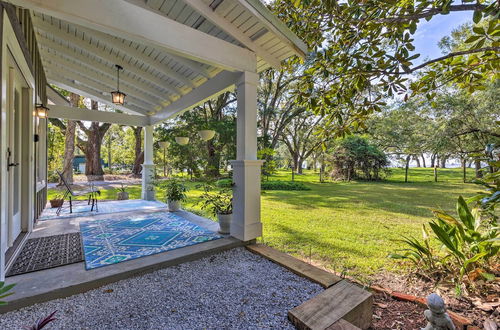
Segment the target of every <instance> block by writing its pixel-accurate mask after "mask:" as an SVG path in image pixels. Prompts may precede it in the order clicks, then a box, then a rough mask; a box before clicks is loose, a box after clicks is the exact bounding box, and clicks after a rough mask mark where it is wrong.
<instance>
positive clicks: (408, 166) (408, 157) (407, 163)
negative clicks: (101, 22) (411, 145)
mask: <svg viewBox="0 0 500 330" xmlns="http://www.w3.org/2000/svg"><path fill="white" fill-rule="evenodd" d="M410 160H411V155H408V156H406V165H405V183H406V182H408V170H409V168H410Z"/></svg>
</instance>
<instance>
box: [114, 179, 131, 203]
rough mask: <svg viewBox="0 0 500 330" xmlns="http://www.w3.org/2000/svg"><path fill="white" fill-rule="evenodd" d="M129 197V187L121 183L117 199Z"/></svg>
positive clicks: (121, 199) (122, 199)
mask: <svg viewBox="0 0 500 330" xmlns="http://www.w3.org/2000/svg"><path fill="white" fill-rule="evenodd" d="M128 197H129V195H128V192H127V187H125V186H124V185H123V183H122V184H121V187H120V188H118V193H117V194H116V199H117V200H119V201H124V200H127V199H128Z"/></svg>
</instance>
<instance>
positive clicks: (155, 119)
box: [151, 71, 241, 125]
mask: <svg viewBox="0 0 500 330" xmlns="http://www.w3.org/2000/svg"><path fill="white" fill-rule="evenodd" d="M240 76H241V73H240V72H229V71H223V72H221V73H219V74H218V75H216V76H215V77H213V78H212V79H210V80H208V81H207V82H206V83H204V84H203V85H201V86H200V87H198V88H195V89H193V90H192V91H191V92H189V93H188V94H186V95H184V96H183V97H181V98H180V99H178V100H177V101H175V102H172V104H170V105H168V106H166V107H165V108H163V109H162V110H161V111H159V112H157V113H155V114H154V115H153V116H151V124H152V125H154V124H157V123H160V122H162V121H164V120H167V119H169V118H170V117H172V116H174V115H175V114H178V113H180V112H182V111H185V110H189V109H192V108H194V107H196V106H198V105H200V104H202V103H203V102H205V101H207V100H209V99H210V98H213V97H216V96H217V95H220V94H222V93H224V92H226V91H229V90H231V89H233V88H234V84H235V83H236V81H237V80H238V78H239V77H240Z"/></svg>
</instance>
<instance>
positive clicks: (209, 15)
mask: <svg viewBox="0 0 500 330" xmlns="http://www.w3.org/2000/svg"><path fill="white" fill-rule="evenodd" d="M184 2H185V3H187V4H188V5H189V6H190V7H191V8H193V9H194V10H196V11H197V12H198V13H200V14H201V15H202V16H203V17H205V18H206V19H208V20H209V21H210V22H212V23H213V24H215V25H216V26H218V27H220V28H221V29H222V30H224V31H225V32H226V33H228V34H229V35H231V36H232V37H233V38H235V39H236V40H238V41H239V42H241V43H242V44H243V45H245V46H246V47H247V48H248V49H250V50H252V51H254V52H255V53H256V54H257V55H258V56H260V57H261V58H262V59H264V60H265V61H266V62H267V63H269V64H270V65H271V66H272V67H274V68H275V69H279V68H280V67H281V62H280V60H279V59H277V58H276V57H274V56H273V55H271V54H270V53H269V52H268V51H267V50H265V49H264V48H262V47H261V46H259V45H258V44H256V43H255V42H254V41H253V40H252V39H250V37H248V36H247V35H246V34H245V33H243V32H242V31H241V30H240V29H239V28H238V27H237V26H235V25H234V24H233V23H231V22H230V21H228V20H227V19H226V18H225V17H223V16H221V15H219V14H218V13H217V12H215V11H214V10H213V9H212V8H210V6H209V5H207V4H206V3H205V2H203V1H201V0H184Z"/></svg>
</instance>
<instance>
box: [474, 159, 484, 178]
mask: <svg viewBox="0 0 500 330" xmlns="http://www.w3.org/2000/svg"><path fill="white" fill-rule="evenodd" d="M474 170H475V171H476V178H477V179H480V178H482V177H483V172H481V161H480V160H479V159H475V160H474Z"/></svg>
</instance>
